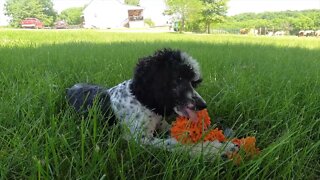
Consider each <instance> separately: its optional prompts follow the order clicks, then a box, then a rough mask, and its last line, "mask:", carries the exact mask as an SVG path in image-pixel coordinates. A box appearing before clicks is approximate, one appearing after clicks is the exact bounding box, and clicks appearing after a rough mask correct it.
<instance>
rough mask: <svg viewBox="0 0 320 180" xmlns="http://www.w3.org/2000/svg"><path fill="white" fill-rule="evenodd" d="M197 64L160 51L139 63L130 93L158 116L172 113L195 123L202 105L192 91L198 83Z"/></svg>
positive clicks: (176, 53)
mask: <svg viewBox="0 0 320 180" xmlns="http://www.w3.org/2000/svg"><path fill="white" fill-rule="evenodd" d="M201 81H202V79H201V74H200V69H199V65H198V63H197V61H196V60H195V59H193V58H192V57H191V56H189V55H188V54H186V53H185V52H181V51H179V50H171V49H163V50H159V51H156V52H155V53H154V54H153V55H152V56H148V57H144V58H141V59H140V60H139V63H138V64H137V66H136V69H135V72H134V77H133V79H132V84H131V87H130V88H131V91H132V93H133V94H134V95H135V96H136V97H137V99H138V100H139V101H140V102H141V103H142V104H143V105H144V106H146V107H147V108H149V109H151V110H153V111H154V112H156V113H157V114H160V115H162V116H169V115H172V114H174V113H177V114H178V115H181V116H185V117H188V118H190V119H192V120H195V121H196V120H197V116H196V113H195V111H197V110H202V109H204V108H206V103H205V101H204V100H203V99H202V97H201V96H200V95H199V94H198V93H197V92H196V91H195V88H196V87H197V86H198V85H199V84H200V83H201Z"/></svg>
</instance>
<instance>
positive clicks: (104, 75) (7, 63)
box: [0, 29, 320, 179]
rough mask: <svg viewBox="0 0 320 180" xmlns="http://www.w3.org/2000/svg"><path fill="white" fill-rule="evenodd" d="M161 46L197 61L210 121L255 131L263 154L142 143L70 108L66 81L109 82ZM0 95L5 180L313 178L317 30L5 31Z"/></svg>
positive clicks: (319, 137)
mask: <svg viewBox="0 0 320 180" xmlns="http://www.w3.org/2000/svg"><path fill="white" fill-rule="evenodd" d="M163 47H170V48H179V49H181V50H183V51H186V52H188V53H189V54H190V55H192V56H193V57H194V58H196V59H198V60H199V62H200V65H201V68H202V71H203V76H204V82H203V84H202V85H201V86H200V87H199V92H200V94H201V95H202V96H203V97H204V98H205V100H206V101H207V102H208V110H209V112H210V115H211V117H213V121H214V120H215V118H214V117H217V116H219V117H223V119H224V120H225V121H224V122H223V123H224V125H226V126H229V127H233V129H234V130H235V132H236V136H238V137H241V136H247V135H252V136H256V137H257V143H258V144H257V146H258V147H260V148H261V149H262V152H261V154H260V155H259V156H258V157H256V158H255V159H253V160H248V161H245V162H244V163H243V164H241V165H239V166H236V165H234V164H233V163H232V162H230V161H222V160H220V159H219V158H217V159H216V160H212V161H210V162H207V161H203V160H202V159H196V158H193V159H190V157H189V156H188V155H187V154H185V153H183V154H179V153H170V152H166V151H164V150H159V149H154V148H151V147H150V148H146V147H141V146H139V145H138V144H136V143H135V142H125V141H123V140H121V139H120V138H119V137H118V135H117V132H118V131H117V130H106V129H105V127H102V126H99V125H97V124H98V123H97V121H98V120H97V119H96V118H93V120H91V121H86V120H82V121H81V120H80V119H79V118H77V117H76V116H75V115H74V114H73V113H72V111H71V110H70V109H69V108H68V107H67V105H66V102H65V100H64V93H65V89H66V88H67V87H69V86H70V85H73V84H74V83H77V82H90V83H96V84H101V85H104V86H108V87H111V86H114V85H116V84H118V83H120V82H122V81H124V80H126V79H129V78H130V77H131V76H132V72H133V67H134V65H135V64H136V62H137V59H138V58H139V57H142V56H145V55H149V54H151V53H153V51H155V50H156V49H159V48H163ZM0 94H1V96H0V98H1V99H0V162H1V163H0V179H3V178H4V179H26V178H28V177H31V179H35V178H48V179H52V178H59V179H64V178H66V179H67V178H68V179H69V178H70V179H76V178H77V179H100V178H101V179H149V178H150V179H151V178H152V179H153V178H156V179H187V178H188V179H237V178H239V179H278V178H280V179H319V178H320V161H319V159H320V38H298V37H252V36H228V35H224V36H222V35H220V36H219V35H196V34H171V33H162V34H160V33H159V34H148V33H111V32H104V31H91V30H90V31H89V30H79V31H77V30H70V31H69V30H68V31H55V30H39V31H38V30H4V29H3V30H0ZM94 117H96V116H94Z"/></svg>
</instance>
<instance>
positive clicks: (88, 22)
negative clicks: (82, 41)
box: [83, 0, 144, 29]
mask: <svg viewBox="0 0 320 180" xmlns="http://www.w3.org/2000/svg"><path fill="white" fill-rule="evenodd" d="M143 10H144V9H143V8H142V7H139V6H130V5H126V4H124V3H123V1H120V0H92V1H91V2H90V3H89V4H88V5H87V7H86V8H85V9H84V11H83V18H84V27H85V28H99V29H107V28H120V27H130V28H135V27H144V21H143Z"/></svg>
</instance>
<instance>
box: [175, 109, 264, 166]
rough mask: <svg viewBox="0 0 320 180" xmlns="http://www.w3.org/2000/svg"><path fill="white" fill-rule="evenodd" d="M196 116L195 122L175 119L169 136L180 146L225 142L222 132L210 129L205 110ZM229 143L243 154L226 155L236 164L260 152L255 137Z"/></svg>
mask: <svg viewBox="0 0 320 180" xmlns="http://www.w3.org/2000/svg"><path fill="white" fill-rule="evenodd" d="M197 116H198V121H197V122H193V121H189V119H188V118H186V117H182V116H180V117H177V119H176V121H175V122H174V123H173V125H172V128H171V136H172V137H174V138H175V139H177V140H178V141H179V142H180V143H182V144H192V143H198V142H200V141H215V140H218V141H219V142H225V141H227V139H226V138H225V136H224V134H223V131H222V130H219V129H218V128H215V129H210V124H211V120H210V117H209V115H208V111H207V110H206V109H204V110H202V111H198V112H197ZM231 142H232V143H234V144H236V145H238V146H239V147H240V153H241V152H244V155H243V156H241V155H240V154H239V153H234V154H229V155H228V156H229V158H230V159H233V160H234V162H235V163H236V164H239V163H240V162H241V161H242V159H243V158H242V157H244V158H248V157H249V158H252V157H253V156H254V155H256V154H258V153H259V152H260V151H259V149H258V148H256V138H255V137H246V138H241V139H238V138H234V139H232V140H231Z"/></svg>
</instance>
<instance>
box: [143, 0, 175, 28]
mask: <svg viewBox="0 0 320 180" xmlns="http://www.w3.org/2000/svg"><path fill="white" fill-rule="evenodd" d="M140 6H141V7H143V8H144V12H143V15H144V19H151V20H152V21H153V22H154V23H155V26H164V25H167V21H168V20H169V18H170V17H168V16H164V15H163V12H164V11H165V10H166V9H167V6H166V3H165V0H140Z"/></svg>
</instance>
